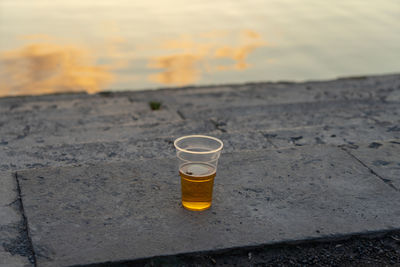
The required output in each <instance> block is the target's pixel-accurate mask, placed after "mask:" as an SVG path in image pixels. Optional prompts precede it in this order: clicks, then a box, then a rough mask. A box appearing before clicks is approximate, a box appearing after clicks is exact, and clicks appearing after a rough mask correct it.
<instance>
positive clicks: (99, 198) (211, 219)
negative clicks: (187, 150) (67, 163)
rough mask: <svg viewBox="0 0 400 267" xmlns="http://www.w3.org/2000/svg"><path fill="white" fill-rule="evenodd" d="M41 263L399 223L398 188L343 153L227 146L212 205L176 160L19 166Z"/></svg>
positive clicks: (313, 235) (183, 250)
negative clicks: (184, 196)
mask: <svg viewBox="0 0 400 267" xmlns="http://www.w3.org/2000/svg"><path fill="white" fill-rule="evenodd" d="M18 179H19V181H20V184H21V189H22V198H23V202H24V207H25V212H26V216H27V218H28V223H29V228H30V233H31V236H32V241H33V246H34V250H35V252H36V256H37V265H38V266H39V267H40V266H60V265H61V266H65V265H73V264H89V263H96V262H105V261H120V260H133V259H137V258H143V257H151V256H155V255H167V254H176V253H186V252H195V251H204V250H216V249H225V248H232V247H238V246H239V247H240V246H252V245H259V244H267V243H276V242H281V241H288V240H291V241H293V240H304V239H310V238H324V237H335V236H340V235H345V234H352V233H365V232H369V231H377V230H379V231H382V230H388V229H394V228H396V229H398V228H399V227H400V206H399V205H398V203H399V201H400V193H399V192H398V191H396V190H394V189H393V188H392V187H390V186H388V185H387V184H386V183H384V182H383V181H382V180H381V179H379V178H377V177H376V176H375V175H374V174H372V173H371V172H370V171H369V169H368V168H366V167H365V166H364V165H362V164H360V163H359V162H358V161H357V160H356V159H354V158H353V157H351V156H350V155H349V154H347V153H346V152H345V151H343V150H341V149H339V148H336V147H329V146H326V145H324V146H307V147H300V148H297V149H294V148H292V149H286V150H276V151H271V150H270V151H266V150H264V151H259V152H242V153H225V154H223V155H222V157H221V161H220V165H219V170H218V172H217V178H216V182H215V192H214V203H213V206H212V208H211V209H210V210H208V211H204V212H190V211H187V210H184V209H183V208H182V207H181V206H180V192H179V191H180V190H179V179H178V175H177V170H176V163H175V160H174V159H173V158H165V159H153V160H142V161H132V162H126V163H114V164H97V165H96V164H95V165H93V164H91V165H89V166H81V167H74V168H70V167H65V168H48V169H39V170H31V171H21V172H18Z"/></svg>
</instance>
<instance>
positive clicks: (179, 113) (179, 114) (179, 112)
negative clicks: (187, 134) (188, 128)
mask: <svg viewBox="0 0 400 267" xmlns="http://www.w3.org/2000/svg"><path fill="white" fill-rule="evenodd" d="M176 113H178V116H179V117H181V119H182V120H186V118H185V116H184V115H183V113H182V112H181V111H180V110H179V109H178V110H177V111H176Z"/></svg>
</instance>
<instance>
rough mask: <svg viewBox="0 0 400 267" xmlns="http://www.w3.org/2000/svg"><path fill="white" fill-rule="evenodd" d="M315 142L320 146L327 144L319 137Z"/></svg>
mask: <svg viewBox="0 0 400 267" xmlns="http://www.w3.org/2000/svg"><path fill="white" fill-rule="evenodd" d="M315 142H316V143H317V144H319V145H322V144H325V142H324V141H322V139H321V138H319V137H315Z"/></svg>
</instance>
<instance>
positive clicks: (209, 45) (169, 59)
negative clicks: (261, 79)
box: [148, 30, 268, 85]
mask: <svg viewBox="0 0 400 267" xmlns="http://www.w3.org/2000/svg"><path fill="white" fill-rule="evenodd" d="M199 36H200V40H197V41H194V39H195V36H189V35H185V36H182V37H181V38H180V39H177V40H168V41H165V42H164V43H163V44H162V45H161V46H160V47H161V49H163V50H164V51H167V52H168V50H170V51H176V50H180V53H176V52H174V53H172V54H171V55H167V56H165V55H161V56H157V57H153V58H151V59H150V63H149V65H148V67H150V68H153V69H163V71H162V72H160V73H156V74H151V75H149V77H148V78H149V80H151V81H154V82H158V83H161V84H166V85H187V84H191V83H194V82H196V81H198V80H199V79H200V78H201V75H202V73H204V72H208V73H210V72H216V71H225V70H236V71H238V70H245V69H247V68H249V66H250V64H248V63H247V62H246V60H247V58H248V56H249V55H250V54H251V53H252V52H253V51H254V50H255V49H256V48H258V47H262V46H266V45H268V44H267V43H266V42H265V41H263V40H262V38H261V36H260V35H259V34H258V33H256V32H254V31H251V30H243V31H241V32H239V33H238V34H236V35H233V36H232V34H228V33H227V32H225V31H221V32H219V31H213V32H209V33H203V34H200V35H199ZM227 37H229V38H227ZM201 38H203V39H201ZM197 39H199V38H197ZM223 39H226V40H223ZM224 58H225V59H229V60H232V61H233V62H234V63H233V64H230V65H219V64H217V63H216V62H215V61H216V60H217V59H224Z"/></svg>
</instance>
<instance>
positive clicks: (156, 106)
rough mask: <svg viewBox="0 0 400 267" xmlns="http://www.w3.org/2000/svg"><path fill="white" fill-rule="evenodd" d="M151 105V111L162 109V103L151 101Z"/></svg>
mask: <svg viewBox="0 0 400 267" xmlns="http://www.w3.org/2000/svg"><path fill="white" fill-rule="evenodd" d="M149 105H150V108H151V110H159V109H160V108H161V102H156V101H151V102H149Z"/></svg>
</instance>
